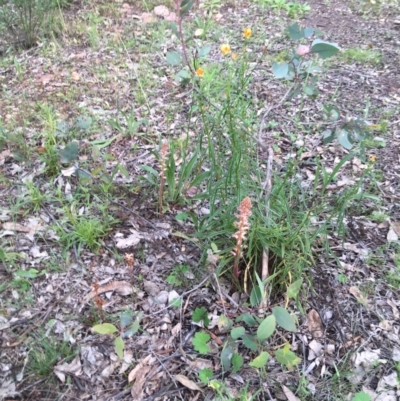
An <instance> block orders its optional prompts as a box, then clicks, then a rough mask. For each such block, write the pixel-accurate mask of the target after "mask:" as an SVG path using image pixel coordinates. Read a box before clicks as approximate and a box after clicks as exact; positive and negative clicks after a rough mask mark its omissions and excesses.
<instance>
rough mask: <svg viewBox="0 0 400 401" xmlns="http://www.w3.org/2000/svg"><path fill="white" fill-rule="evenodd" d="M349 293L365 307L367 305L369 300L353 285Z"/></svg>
mask: <svg viewBox="0 0 400 401" xmlns="http://www.w3.org/2000/svg"><path fill="white" fill-rule="evenodd" d="M349 293H350V294H351V295H353V296H354V297H355V298H356V299H357V301H358V302H360V303H362V304H364V305H366V304H367V298H366V297H365V295H363V294H361V291H360V290H359V289H358V288H357V287H356V286H354V285H353V286H352V287H350V288H349Z"/></svg>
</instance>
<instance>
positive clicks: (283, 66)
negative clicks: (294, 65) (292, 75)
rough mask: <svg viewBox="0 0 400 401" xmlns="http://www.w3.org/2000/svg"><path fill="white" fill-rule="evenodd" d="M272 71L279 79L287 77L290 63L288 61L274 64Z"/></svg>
mask: <svg viewBox="0 0 400 401" xmlns="http://www.w3.org/2000/svg"><path fill="white" fill-rule="evenodd" d="M272 72H273V73H274V75H275V77H276V78H278V79H282V78H286V76H287V75H288V72H289V64H288V63H286V62H282V63H274V64H272Z"/></svg>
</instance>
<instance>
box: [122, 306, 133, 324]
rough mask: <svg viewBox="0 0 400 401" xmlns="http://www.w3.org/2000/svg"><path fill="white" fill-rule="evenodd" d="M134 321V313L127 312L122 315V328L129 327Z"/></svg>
mask: <svg viewBox="0 0 400 401" xmlns="http://www.w3.org/2000/svg"><path fill="white" fill-rule="evenodd" d="M132 321H133V312H132V311H130V310H126V311H124V312H122V313H121V327H122V328H124V327H127V326H129V325H130V324H131V323H132Z"/></svg>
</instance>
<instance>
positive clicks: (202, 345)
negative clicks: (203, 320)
mask: <svg viewBox="0 0 400 401" xmlns="http://www.w3.org/2000/svg"><path fill="white" fill-rule="evenodd" d="M210 339H211V337H210V335H209V334H208V333H206V332H204V331H200V332H197V333H196V334H195V335H194V338H192V344H193V347H194V349H195V350H196V351H197V352H199V353H200V354H207V352H208V351H209V350H210V349H209V347H208V345H207V343H208V342H209V341H210Z"/></svg>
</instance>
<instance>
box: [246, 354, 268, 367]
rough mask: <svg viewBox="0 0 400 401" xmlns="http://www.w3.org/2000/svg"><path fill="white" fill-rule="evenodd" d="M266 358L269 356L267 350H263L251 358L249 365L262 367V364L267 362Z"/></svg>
mask: <svg viewBox="0 0 400 401" xmlns="http://www.w3.org/2000/svg"><path fill="white" fill-rule="evenodd" d="M268 358H269V354H268V352H265V351H263V352H261V354H260V355H258V357H257V358H255V359H253V360H252V361H251V362H250V363H249V365H250V366H251V367H252V368H262V367H264V366H265V365H266V364H267V362H268Z"/></svg>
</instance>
